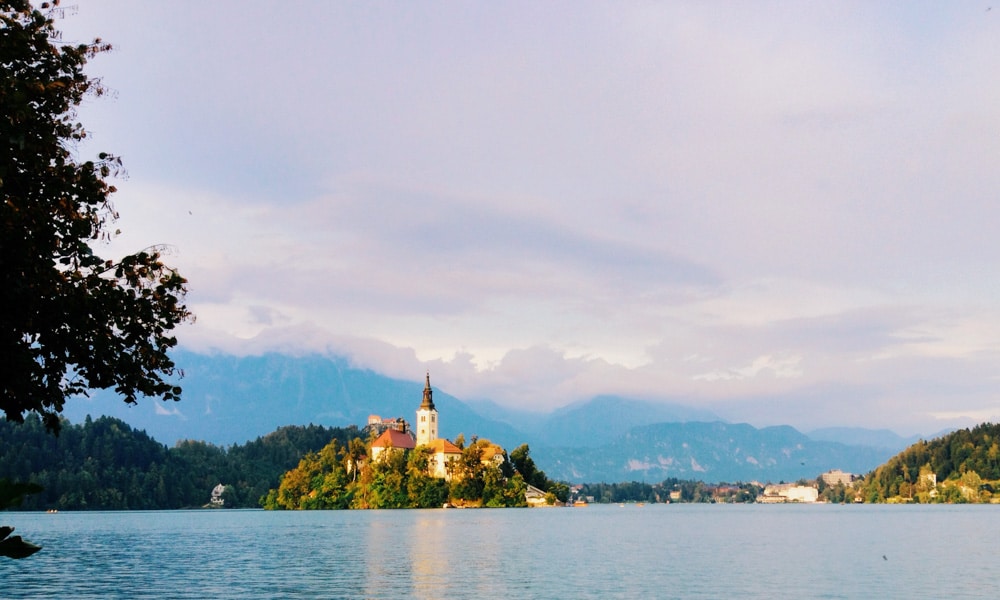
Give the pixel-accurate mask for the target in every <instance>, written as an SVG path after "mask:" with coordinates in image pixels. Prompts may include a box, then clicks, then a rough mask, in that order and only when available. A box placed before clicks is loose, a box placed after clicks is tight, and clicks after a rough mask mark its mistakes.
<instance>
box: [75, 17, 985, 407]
mask: <svg viewBox="0 0 1000 600" xmlns="http://www.w3.org/2000/svg"><path fill="white" fill-rule="evenodd" d="M189 8H190V10H183V9H178V8H177V7H176V6H174V5H169V6H167V5H163V4H157V3H134V2H107V3H100V4H87V5H85V6H81V8H80V11H79V14H78V15H77V16H74V17H71V18H69V19H67V20H66V21H65V23H61V25H65V29H67V37H68V39H86V38H87V37H92V36H95V35H100V36H101V37H103V38H104V39H108V40H110V41H112V42H113V43H115V44H116V45H117V50H116V51H115V52H114V53H112V54H110V55H107V56H102V57H99V58H97V59H95V60H94V62H93V71H92V72H94V73H99V74H101V75H103V76H104V79H105V83H106V84H107V85H108V86H110V87H111V88H113V89H115V90H116V92H117V98H116V99H114V100H96V101H95V100H88V101H87V103H86V104H85V106H84V107H83V108H82V110H81V118H82V119H83V121H84V123H85V124H86V125H87V126H88V128H89V129H90V130H91V132H92V134H93V135H92V139H91V141H90V142H89V143H88V144H87V145H85V146H84V147H83V148H81V152H83V153H85V152H89V151H90V149H91V148H99V149H101V150H111V151H113V152H118V153H120V154H122V155H123V157H124V159H125V163H126V166H127V167H128V169H129V174H130V177H129V179H128V180H126V181H123V182H119V183H120V185H119V187H120V188H121V192H120V193H119V194H118V195H117V200H116V202H117V207H118V209H119V210H120V212H121V213H122V219H121V222H120V227H121V229H122V230H123V231H124V232H125V233H124V234H123V236H122V237H121V238H120V239H119V240H117V241H116V242H115V244H114V245H113V246H112V247H111V248H110V249H108V251H109V252H111V253H115V252H122V251H127V250H134V249H137V248H142V247H145V246H148V245H150V244H161V243H162V244H169V245H170V247H171V248H172V252H173V253H172V254H171V256H170V257H169V260H170V261H171V262H173V263H175V264H176V265H178V266H179V267H180V268H181V270H182V272H183V273H184V274H185V275H186V276H187V277H188V278H189V279H190V287H191V294H190V297H189V300H190V304H191V306H192V308H193V309H194V310H195V312H196V313H197V315H198V322H197V323H196V324H194V325H191V326H186V327H185V328H184V329H183V330H182V334H181V343H182V345H185V346H187V347H191V348H194V349H205V348H213V347H214V348H223V349H227V350H230V351H234V352H260V351H264V350H268V349H278V350H281V351H285V352H307V351H317V352H330V353H340V354H345V355H348V356H351V357H353V359H354V360H355V361H357V362H358V363H359V364H362V365H363V366H368V367H371V368H373V369H376V370H379V371H382V372H386V373H387V374H390V375H394V376H401V377H409V376H413V374H414V373H417V374H418V375H419V373H421V372H422V371H423V369H424V368H426V367H428V366H431V367H433V368H434V370H435V371H438V370H440V371H441V374H442V377H441V378H437V377H436V381H440V382H441V384H442V385H444V387H445V388H446V389H448V390H449V391H451V392H452V393H456V394H459V395H461V396H465V397H470V398H492V399H494V400H497V401H499V402H503V403H506V404H509V405H517V406H523V407H532V408H541V407H551V406H556V405H559V404H565V403H567V402H571V401H573V400H578V399H581V398H585V397H588V396H590V395H593V394H595V393H621V394H630V395H635V396H640V397H649V398H671V399H675V400H676V399H680V400H683V401H689V402H692V403H705V404H707V405H710V406H723V405H724V404H725V406H727V407H729V409H730V410H732V414H734V415H737V414H739V415H746V416H747V417H754V418H758V419H759V420H761V421H767V422H781V421H782V415H785V416H786V417H787V419H788V420H792V419H798V420H799V422H802V423H807V422H811V423H820V422H821V421H824V420H825V421H827V422H828V423H829V424H840V423H846V424H876V422H877V424H879V425H884V424H886V423H889V424H891V423H892V422H893V420H896V421H897V422H900V423H906V424H907V426H910V425H913V426H918V425H917V424H918V423H920V422H923V423H924V424H926V425H927V426H930V425H931V424H935V423H938V422H937V421H936V420H935V417H934V416H933V415H936V414H944V413H946V412H947V411H948V410H950V408H949V407H951V406H954V405H955V402H956V401H959V400H962V401H964V402H965V403H964V404H961V405H964V406H972V407H977V406H982V405H983V402H985V400H984V399H985V398H987V397H989V396H990V395H991V394H994V393H995V392H997V391H1000V390H997V389H996V386H997V385H998V384H997V381H996V379H995V373H996V372H997V369H998V368H1000V364H998V363H997V360H998V356H1000V353H998V352H997V347H996V344H995V343H994V340H996V339H998V336H997V334H998V333H1000V313H998V312H997V311H996V310H994V308H993V306H992V304H993V301H992V299H993V298H995V297H996V296H997V293H998V292H1000V290H998V289H997V283H996V282H997V281H1000V272H998V267H997V265H1000V245H997V244H996V243H995V241H994V240H995V234H994V231H993V229H994V224H995V223H996V222H998V221H1000V205H998V204H997V203H996V202H995V191H996V190H997V189H1000V170H997V169H995V168H993V165H992V161H993V157H995V156H997V155H1000V139H998V138H997V137H996V136H995V135H992V134H991V132H994V131H995V130H996V129H997V125H1000V108H998V107H1000V84H998V83H997V79H996V77H995V75H994V74H995V73H996V72H998V69H1000V47H998V46H1000V36H998V35H997V27H998V26H1000V24H998V23H1000V22H997V21H996V20H995V19H990V18H984V16H983V14H982V13H981V11H980V10H978V9H977V10H975V11H972V10H970V9H969V7H965V6H962V5H960V4H947V5H944V4H943V5H935V6H921V7H909V6H908V7H905V8H901V7H900V6H896V5H883V4H872V3H867V2H862V3H846V4H836V5H828V6H827V5H823V6H820V5H813V4H809V5H801V6H784V7H782V8H781V9H780V10H774V9H772V8H769V7H766V6H760V5H743V4H732V5H711V4H706V5H700V4H692V5H683V4H647V5H627V6H618V5H616V6H614V7H613V8H612V7H610V6H607V7H606V6H601V5H584V6H580V5H578V4H577V3H567V4H560V3H544V4H537V3H523V4H519V3H513V4H510V3H505V4H500V5H497V4H482V5H471V6H467V7H463V8H461V9H459V8H456V7H439V6H433V5H412V6H406V7H397V9H396V10H393V11H384V10H381V9H378V8H376V7H373V6H369V5H346V4H338V3H327V4H322V5H316V4H313V3H309V4H297V3H292V4H290V5H287V6H283V7H282V8H281V9H277V10H276V9H275V7H274V6H273V5H272V4H270V3H263V2H255V1H250V2H240V3H235V2H214V3H211V4H210V5H205V6H202V5H201V4H198V5H197V7H195V6H194V5H193V4H192V5H190V6H189ZM192 11H194V12H197V13H198V14H199V18H197V19H191V13H192ZM304 13H307V14H308V18H303V14H304ZM94 151H96V150H94ZM914 382H919V385H917V384H915V383H914ZM975 410H978V409H975ZM968 414H969V415H972V414H973V413H971V412H970V413H968ZM974 414H979V413H974ZM921 420H922V421H921Z"/></svg>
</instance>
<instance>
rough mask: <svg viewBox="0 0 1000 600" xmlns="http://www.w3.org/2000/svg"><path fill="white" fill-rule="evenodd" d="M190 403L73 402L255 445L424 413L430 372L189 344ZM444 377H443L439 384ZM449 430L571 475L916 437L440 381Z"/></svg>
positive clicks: (640, 476) (734, 466)
mask: <svg viewBox="0 0 1000 600" xmlns="http://www.w3.org/2000/svg"><path fill="white" fill-rule="evenodd" d="M174 358H175V361H176V362H177V364H178V365H179V366H180V367H181V368H182V369H183V370H184V372H185V377H184V379H183V380H182V382H181V383H182V385H183V387H184V394H183V400H182V401H181V402H178V403H163V402H160V401H156V400H143V401H140V402H139V403H138V404H137V405H134V406H129V405H126V404H124V403H123V402H121V400H119V399H117V398H116V397H115V396H114V395H113V394H110V393H106V392H100V391H98V392H94V393H93V395H92V397H90V398H78V399H77V398H75V399H72V400H70V401H69V402H67V404H66V408H65V411H64V415H65V416H66V417H67V418H68V419H69V420H70V421H71V422H74V423H77V422H82V421H83V420H84V418H85V417H86V415H88V414H89V415H91V416H93V417H97V416H101V415H108V416H113V417H116V418H119V419H121V420H123V421H125V422H126V423H129V424H130V425H131V426H132V427H134V428H136V429H141V430H145V431H146V432H147V433H148V434H149V435H150V436H152V437H153V438H155V439H157V440H159V441H160V442H163V443H167V444H174V443H175V442H177V441H179V440H183V439H192V440H200V441H206V442H210V443H213V444H216V445H231V444H237V443H244V442H247V441H249V440H253V439H255V438H257V437H260V436H263V435H266V434H268V433H270V432H272V431H274V430H275V429H277V428H278V427H281V426H285V425H306V424H314V425H324V426H328V427H342V426H348V425H359V426H361V425H364V424H366V423H367V421H368V416H369V415H371V414H378V415H380V416H382V417H403V418H405V419H407V420H408V421H410V420H412V418H413V413H414V411H415V410H416V407H417V405H419V403H420V400H421V398H422V390H423V387H424V381H423V380H422V378H415V379H414V380H412V381H403V380H398V379H392V378H389V377H385V376H383V375H380V374H378V373H375V372H374V371H371V370H367V369H359V368H356V367H352V366H351V365H350V363H349V361H348V360H346V359H343V358H337V357H327V356H320V355H307V356H289V355H284V354H265V355H262V356H233V355H227V354H197V353H192V352H178V353H176V355H175V357H174ZM433 383H434V382H433V381H432V385H433ZM434 403H435V405H436V406H437V409H438V411H439V413H440V414H441V430H440V434H441V436H442V437H446V438H449V439H454V438H455V437H456V436H457V435H458V434H460V433H462V434H464V435H465V437H466V438H467V439H468V438H471V436H473V435H475V436H477V437H482V438H489V439H490V440H492V441H494V442H497V443H499V444H501V445H502V446H504V447H506V448H508V449H513V448H515V447H517V446H519V445H520V444H523V443H528V444H529V446H530V448H531V453H532V456H533V457H534V459H535V462H536V463H537V464H538V466H539V468H541V469H543V470H545V471H546V473H547V475H548V476H549V477H551V478H553V479H560V480H565V481H570V482H585V481H586V482H597V481H609V482H610V481H632V480H635V481H659V480H662V479H665V478H667V477H677V478H686V479H702V480H705V481H750V480H755V479H756V480H762V481H764V480H770V481H778V480H787V481H790V480H795V479H799V478H802V477H808V478H814V477H816V476H817V475H818V474H819V473H822V472H823V471H826V470H829V469H833V468H840V469H843V470H845V471H851V472H856V473H864V472H867V471H870V470H872V469H874V468H875V467H876V466H878V465H879V464H881V463H882V462H884V461H885V460H887V459H888V458H889V457H891V456H892V455H893V454H895V453H896V452H898V451H899V450H901V449H903V448H905V447H907V446H908V445H909V444H910V443H912V441H913V440H912V439H907V438H902V437H900V436H897V435H896V434H894V433H892V432H891V431H887V430H880V431H872V430H866V429H851V428H834V429H824V430H817V431H815V432H812V433H810V434H809V435H806V434H803V433H801V432H799V431H797V430H795V429H794V428H792V427H788V426H782V427H766V428H761V429H757V428H755V427H752V426H750V425H747V424H733V423H727V422H725V420H724V419H722V418H720V417H719V416H718V415H715V414H714V413H712V412H710V411H707V410H703V409H698V408H692V407H688V406H684V405H681V404H668V403H657V402H651V401H645V400H636V399H629V398H623V397H618V396H597V397H594V398H592V399H590V400H587V401H585V402H580V403H577V404H574V405H570V406H567V407H564V408H561V409H559V410H556V411H553V412H551V413H548V414H538V413H527V412H518V411H512V410H508V409H506V408H504V407H501V406H499V405H496V404H495V403H492V402H488V401H486V402H482V401H481V402H477V403H468V404H467V403H465V402H462V401H461V400H459V399H458V398H455V397H454V396H451V395H449V394H446V393H444V392H442V391H440V390H439V389H437V388H436V387H435V390H434Z"/></svg>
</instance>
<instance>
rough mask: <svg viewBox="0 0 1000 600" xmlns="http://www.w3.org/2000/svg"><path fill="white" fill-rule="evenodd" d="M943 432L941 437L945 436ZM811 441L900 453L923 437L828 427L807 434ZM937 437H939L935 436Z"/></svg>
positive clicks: (858, 428)
mask: <svg viewBox="0 0 1000 600" xmlns="http://www.w3.org/2000/svg"><path fill="white" fill-rule="evenodd" d="M943 433H946V432H942V434H941V435H943ZM806 435H807V436H809V437H810V438H811V439H813V440H816V441H819V442H839V443H841V444H847V445H848V446H869V447H871V448H881V449H886V450H891V451H892V452H899V451H900V450H902V449H903V448H906V447H907V446H909V445H910V444H913V443H916V442H917V441H918V440H920V439H922V436H919V435H912V436H910V437H903V436H901V435H899V434H897V433H895V432H893V431H890V430H888V429H864V428H862V427H827V428H824V429H814V430H813V431H809V432H807V433H806ZM933 437H937V436H933Z"/></svg>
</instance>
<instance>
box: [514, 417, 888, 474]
mask: <svg viewBox="0 0 1000 600" xmlns="http://www.w3.org/2000/svg"><path fill="white" fill-rule="evenodd" d="M532 454H533V455H534V456H535V460H536V462H537V463H538V464H539V465H544V469H545V473H546V475H547V476H549V477H550V478H552V479H561V480H566V481H570V482H574V483H582V482H602V481H603V482H616V481H646V482H654V481H662V480H663V479H666V478H668V477H676V478H678V479H698V480H703V481H710V482H720V481H728V482H736V481H749V480H759V481H795V480H797V479H801V478H807V479H815V478H816V476H817V475H819V474H820V473H822V472H824V471H828V470H830V469H842V470H844V471H848V472H854V473H866V472H868V471H869V470H871V469H873V468H874V467H875V466H877V465H878V464H879V463H881V462H883V461H885V460H886V459H887V458H888V457H889V456H891V455H892V452H891V451H887V450H880V449H877V448H867V447H861V446H848V445H845V444H839V443H836V442H823V441H814V440H812V439H810V438H809V437H807V436H805V435H804V434H802V433H800V432H799V431H797V430H795V429H794V428H792V427H788V426H779V427H765V428H763V429H756V428H754V427H752V426H750V425H747V424H730V423H723V422H721V421H714V422H688V423H657V424H653V425H645V426H641V427H634V428H632V429H631V430H629V431H628V432H627V433H626V434H624V435H621V436H619V437H617V438H615V439H614V440H612V441H611V442H610V443H607V444H604V445H601V446H599V447H588V448H579V447H577V448H567V447H561V448H548V447H539V448H538V449H537V450H536V449H535V448H532Z"/></svg>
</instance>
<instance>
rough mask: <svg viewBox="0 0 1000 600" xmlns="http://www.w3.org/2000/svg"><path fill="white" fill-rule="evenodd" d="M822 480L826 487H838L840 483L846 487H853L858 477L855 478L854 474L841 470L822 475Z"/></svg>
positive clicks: (833, 470)
mask: <svg viewBox="0 0 1000 600" xmlns="http://www.w3.org/2000/svg"><path fill="white" fill-rule="evenodd" d="M820 479H822V480H823V483H825V484H826V485H837V484H840V483H842V484H844V485H851V484H852V483H854V480H855V479H857V476H855V475H854V473H845V472H843V471H841V470H840V469H832V470H830V471H827V472H826V473H823V474H822V475H820Z"/></svg>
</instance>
